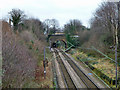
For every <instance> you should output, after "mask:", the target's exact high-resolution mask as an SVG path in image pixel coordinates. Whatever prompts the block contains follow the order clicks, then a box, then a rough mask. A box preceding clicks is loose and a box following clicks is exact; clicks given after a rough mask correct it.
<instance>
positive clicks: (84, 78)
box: [54, 49, 99, 90]
mask: <svg viewBox="0 0 120 90" xmlns="http://www.w3.org/2000/svg"><path fill="white" fill-rule="evenodd" d="M54 51H55V54H56V59H57V61H58V63H59V65H60V69H61V73H62V77H63V81H64V84H65V86H66V88H77V87H76V85H75V83H74V81H73V80H72V78H71V75H69V74H70V73H68V71H67V69H66V66H65V65H64V63H63V61H62V60H61V57H60V55H59V52H60V53H61V54H62V55H63V56H64V58H65V60H66V61H67V62H68V63H69V64H70V66H71V67H72V68H73V70H74V71H75V73H76V74H77V75H78V76H79V78H80V79H81V81H82V83H84V85H86V87H87V88H89V89H90V88H91V89H94V88H95V89H97V90H99V88H98V87H97V85H96V84H95V83H94V82H93V81H92V80H91V79H90V78H89V77H88V76H87V75H86V74H85V73H84V72H83V71H82V70H81V69H80V68H79V67H78V66H77V65H76V63H74V61H73V60H71V58H70V57H69V56H68V55H66V54H65V52H63V51H61V50H57V49H54Z"/></svg>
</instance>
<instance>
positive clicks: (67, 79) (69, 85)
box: [54, 49, 76, 88]
mask: <svg viewBox="0 0 120 90" xmlns="http://www.w3.org/2000/svg"><path fill="white" fill-rule="evenodd" d="M54 51H55V54H56V59H57V61H58V63H59V65H60V69H61V73H62V77H63V80H64V83H65V86H66V88H76V87H75V85H74V83H73V81H72V79H71V77H70V75H69V73H68V71H67V69H66V67H65V65H64V63H63V62H62V60H61V58H60V56H59V54H58V52H57V50H55V49H54Z"/></svg>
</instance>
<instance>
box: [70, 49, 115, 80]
mask: <svg viewBox="0 0 120 90" xmlns="http://www.w3.org/2000/svg"><path fill="white" fill-rule="evenodd" d="M73 51H74V54H73V55H72V56H73V57H74V58H76V59H77V57H79V58H80V59H81V60H83V61H87V62H89V64H91V65H92V66H93V67H95V68H97V69H98V70H100V71H101V72H102V73H104V74H105V75H106V76H108V77H109V78H112V79H113V80H114V79H115V63H111V62H110V60H108V59H102V58H96V57H88V56H87V54H85V53H83V52H79V51H78V50H73ZM88 59H90V60H88ZM96 62H97V63H96Z"/></svg>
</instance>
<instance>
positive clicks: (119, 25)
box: [116, 0, 120, 87]
mask: <svg viewBox="0 0 120 90" xmlns="http://www.w3.org/2000/svg"><path fill="white" fill-rule="evenodd" d="M118 34H120V0H119V1H118ZM119 37H120V36H119ZM119 37H118V39H120V38H119ZM119 41H120V40H118V42H119ZM118 46H120V43H118ZM118 78H119V76H118ZM118 81H119V80H118ZM116 87H117V86H116Z"/></svg>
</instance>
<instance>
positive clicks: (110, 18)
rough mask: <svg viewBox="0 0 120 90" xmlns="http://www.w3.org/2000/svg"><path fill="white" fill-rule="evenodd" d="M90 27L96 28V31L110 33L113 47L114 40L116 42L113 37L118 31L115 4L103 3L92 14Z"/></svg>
mask: <svg viewBox="0 0 120 90" xmlns="http://www.w3.org/2000/svg"><path fill="white" fill-rule="evenodd" d="M91 27H93V28H96V27H97V29H98V30H101V31H104V32H109V33H112V36H113V40H114V42H113V43H114V45H115V43H116V40H118V38H116V37H115V36H117V31H118V9H117V3H114V2H103V3H102V4H101V5H100V7H99V8H98V9H97V10H96V12H95V14H94V18H93V20H92V25H91Z"/></svg>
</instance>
